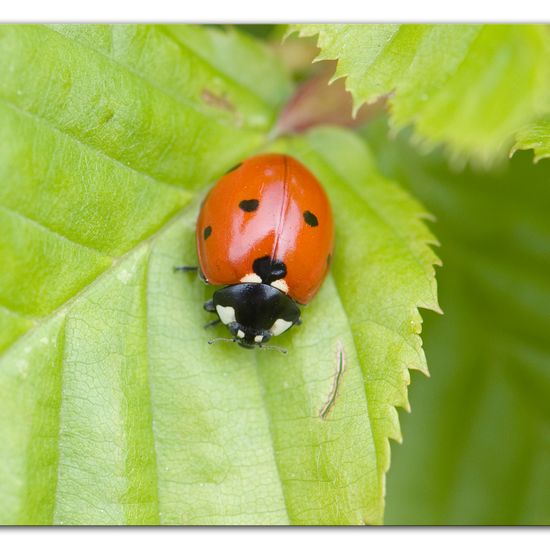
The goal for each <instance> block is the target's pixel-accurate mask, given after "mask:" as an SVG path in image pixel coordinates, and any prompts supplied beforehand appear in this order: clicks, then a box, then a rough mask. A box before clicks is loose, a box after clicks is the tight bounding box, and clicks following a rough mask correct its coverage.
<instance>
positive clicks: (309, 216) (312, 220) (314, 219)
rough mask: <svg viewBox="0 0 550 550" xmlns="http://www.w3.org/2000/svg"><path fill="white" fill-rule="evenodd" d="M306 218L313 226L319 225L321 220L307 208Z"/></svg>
mask: <svg viewBox="0 0 550 550" xmlns="http://www.w3.org/2000/svg"><path fill="white" fill-rule="evenodd" d="M304 220H305V222H306V223H307V224H308V225H310V226H311V227H317V226H318V225H319V220H318V219H317V216H316V215H315V214H314V213H313V212H310V211H309V210H306V211H305V212H304Z"/></svg>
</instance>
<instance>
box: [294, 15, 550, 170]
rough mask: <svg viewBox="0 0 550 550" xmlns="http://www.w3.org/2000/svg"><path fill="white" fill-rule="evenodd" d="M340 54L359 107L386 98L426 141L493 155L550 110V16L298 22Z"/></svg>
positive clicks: (400, 121) (327, 55) (333, 54)
mask: <svg viewBox="0 0 550 550" xmlns="http://www.w3.org/2000/svg"><path fill="white" fill-rule="evenodd" d="M290 31H291V32H292V31H298V32H299V33H300V35H301V36H312V35H318V45H319V47H320V48H321V53H320V54H319V56H318V57H317V60H321V59H338V64H337V67H336V72H335V75H334V79H337V78H342V77H345V78H346V87H347V88H348V89H349V90H350V91H351V93H352V95H353V97H354V105H355V111H357V110H358V109H359V107H360V106H361V105H362V104H363V103H364V102H372V101H374V100H375V99H377V98H378V97H380V96H383V95H386V94H390V95H389V98H388V103H389V108H390V112H391V122H392V125H393V126H394V128H402V127H403V126H407V125H411V124H412V125H414V137H413V139H414V140H415V141H416V142H419V143H422V144H423V145H424V149H426V148H431V147H433V146H435V145H437V144H440V143H443V144H444V145H445V147H446V149H447V150H448V151H449V152H450V154H451V155H452V156H453V157H454V158H457V159H466V158H470V159H473V160H474V161H475V162H477V163H481V164H485V165H487V164H491V163H492V162H493V161H495V160H496V159H499V158H501V157H503V156H504V154H505V153H507V151H508V150H509V149H510V147H511V146H512V144H513V134H514V133H515V132H516V131H517V130H518V129H519V128H520V127H522V126H523V125H525V124H527V123H529V122H531V121H533V120H534V119H535V118H536V117H537V115H540V114H543V113H547V112H548V100H549V98H550V64H549V63H548V61H549V59H550V37H549V33H548V30H547V29H546V28H545V27H544V26H542V25H292V26H291V28H290Z"/></svg>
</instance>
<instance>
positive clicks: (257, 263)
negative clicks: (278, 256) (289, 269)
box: [252, 256, 286, 285]
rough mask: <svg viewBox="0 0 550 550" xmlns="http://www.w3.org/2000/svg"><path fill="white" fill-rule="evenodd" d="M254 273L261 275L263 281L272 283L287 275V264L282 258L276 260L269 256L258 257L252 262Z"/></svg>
mask: <svg viewBox="0 0 550 550" xmlns="http://www.w3.org/2000/svg"><path fill="white" fill-rule="evenodd" d="M252 269H253V270H254V273H256V275H258V277H260V279H261V280H262V283H265V284H267V285H268V284H270V283H272V282H273V281H277V280H278V279H283V278H284V277H286V265H285V263H284V262H281V261H280V260H274V259H273V258H270V257H269V256H263V257H262V258H256V259H255V260H254V263H253V264H252Z"/></svg>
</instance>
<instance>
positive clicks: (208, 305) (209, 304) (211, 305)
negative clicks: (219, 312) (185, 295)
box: [203, 300, 216, 313]
mask: <svg viewBox="0 0 550 550" xmlns="http://www.w3.org/2000/svg"><path fill="white" fill-rule="evenodd" d="M203 307H204V309H205V310H206V311H209V312H210V313H216V307H215V306H214V300H208V301H207V302H204V306H203Z"/></svg>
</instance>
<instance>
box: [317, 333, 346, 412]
mask: <svg viewBox="0 0 550 550" xmlns="http://www.w3.org/2000/svg"><path fill="white" fill-rule="evenodd" d="M336 352H337V358H338V359H337V361H338V363H337V367H336V374H335V376H334V378H333V381H332V388H331V390H330V393H329V394H328V398H327V400H326V401H325V404H324V405H323V406H322V407H321V410H320V411H319V416H320V417H321V419H322V420H325V419H326V417H327V416H328V413H329V412H330V410H331V409H332V407H333V405H334V402H335V401H336V396H337V395H338V387H339V386H340V381H341V380H342V375H343V374H344V369H345V368H346V356H345V354H344V345H343V344H342V342H341V341H340V340H338V343H337V344H336Z"/></svg>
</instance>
